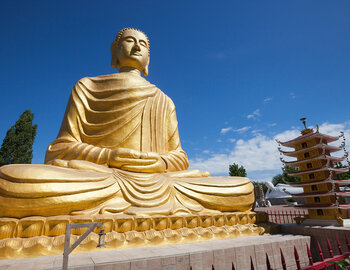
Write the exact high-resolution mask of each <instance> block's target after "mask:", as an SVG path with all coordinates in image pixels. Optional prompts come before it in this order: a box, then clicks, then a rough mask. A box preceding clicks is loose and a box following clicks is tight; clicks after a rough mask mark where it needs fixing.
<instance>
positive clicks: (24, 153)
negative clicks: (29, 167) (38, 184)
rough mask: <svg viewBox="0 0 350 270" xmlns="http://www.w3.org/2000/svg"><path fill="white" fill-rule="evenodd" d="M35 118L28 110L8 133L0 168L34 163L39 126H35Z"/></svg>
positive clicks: (2, 150)
mask: <svg viewBox="0 0 350 270" xmlns="http://www.w3.org/2000/svg"><path fill="white" fill-rule="evenodd" d="M33 118H34V115H33V114H32V113H31V111H30V110H26V111H25V112H24V113H22V114H21V116H20V117H19V119H18V120H17V122H16V124H15V125H13V126H12V127H11V128H10V129H9V130H8V131H7V133H6V137H5V139H4V141H3V143H2V145H1V148H0V166H3V165H6V164H19V163H22V164H23V163H25V164H28V163H31V162H32V158H33V143H34V138H35V135H36V129H37V125H33Z"/></svg>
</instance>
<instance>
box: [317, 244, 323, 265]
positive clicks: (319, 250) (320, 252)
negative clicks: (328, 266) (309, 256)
mask: <svg viewBox="0 0 350 270" xmlns="http://www.w3.org/2000/svg"><path fill="white" fill-rule="evenodd" d="M317 248H318V254H319V255H320V258H321V260H322V261H323V262H324V256H323V252H322V249H321V246H320V242H318V241H317Z"/></svg>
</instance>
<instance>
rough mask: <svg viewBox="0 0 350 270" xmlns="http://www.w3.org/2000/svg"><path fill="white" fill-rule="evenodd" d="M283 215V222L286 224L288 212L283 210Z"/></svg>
mask: <svg viewBox="0 0 350 270" xmlns="http://www.w3.org/2000/svg"><path fill="white" fill-rule="evenodd" d="M282 217H283V224H286V212H284V213H283V211H282Z"/></svg>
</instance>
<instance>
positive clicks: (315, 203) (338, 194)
mask: <svg viewBox="0 0 350 270" xmlns="http://www.w3.org/2000/svg"><path fill="white" fill-rule="evenodd" d="M300 120H301V121H302V122H303V124H304V126H305V129H304V130H302V131H301V136H299V137H297V138H295V139H292V140H290V141H286V142H280V141H278V140H276V141H277V142H278V143H279V147H278V150H279V151H280V153H281V154H282V155H285V156H287V157H292V158H296V160H293V161H285V160H284V159H283V158H281V161H282V162H283V164H284V168H283V171H284V172H285V173H287V174H288V175H290V176H296V177H299V178H300V182H286V183H287V184H289V185H291V186H294V187H302V188H303V192H302V193H298V194H290V195H292V196H293V197H304V198H305V202H306V203H305V204H303V205H298V206H297V207H301V208H304V209H307V210H308V212H309V215H308V217H307V218H306V219H305V220H303V223H304V224H308V225H338V226H350V216H349V208H350V204H349V203H346V197H350V192H345V191H344V190H343V188H341V187H344V186H346V185H349V184H350V179H349V180H339V179H338V178H337V174H340V173H344V172H348V171H349V166H348V167H343V168H336V167H334V165H335V163H337V162H342V161H344V160H345V159H347V157H348V153H347V152H346V151H345V148H344V147H345V137H344V133H343V132H341V133H340V135H339V136H336V137H334V136H330V135H326V134H322V133H320V132H319V128H318V126H317V130H316V132H314V130H313V129H312V128H306V125H305V118H302V119H300ZM340 138H343V142H342V143H341V144H340V145H339V146H333V145H329V143H331V142H337V141H338V140H339V139H340ZM281 145H282V146H284V147H289V148H294V151H284V150H282V149H281V147H280V146H281ZM342 149H343V150H344V155H343V156H342V157H334V156H331V153H334V152H337V151H339V150H342ZM347 162H348V164H349V160H348V159H347ZM286 166H290V167H295V168H298V170H296V171H295V172H289V171H287V170H286V169H285V167H286Z"/></svg>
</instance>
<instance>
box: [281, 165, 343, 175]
mask: <svg viewBox="0 0 350 270" xmlns="http://www.w3.org/2000/svg"><path fill="white" fill-rule="evenodd" d="M282 170H283V172H284V173H286V174H288V175H289V176H300V175H303V174H310V173H316V172H322V171H329V172H335V173H336V174H339V173H346V172H348V171H349V168H348V167H343V168H333V167H329V165H328V166H327V165H325V166H322V167H320V168H317V169H312V170H305V171H296V172H288V171H286V169H285V168H282Z"/></svg>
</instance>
